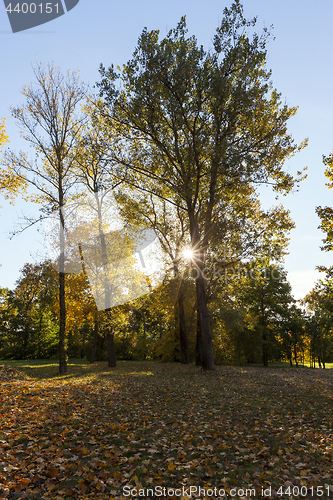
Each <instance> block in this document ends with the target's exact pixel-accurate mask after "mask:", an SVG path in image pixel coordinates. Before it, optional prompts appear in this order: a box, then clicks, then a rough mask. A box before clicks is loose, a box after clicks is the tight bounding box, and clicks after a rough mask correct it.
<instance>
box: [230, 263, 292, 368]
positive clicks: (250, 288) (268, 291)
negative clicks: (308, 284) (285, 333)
mask: <svg viewBox="0 0 333 500" xmlns="http://www.w3.org/2000/svg"><path fill="white" fill-rule="evenodd" d="M239 286H240V288H241V291H240V293H239V295H238V300H239V301H240V302H241V304H243V307H245V309H246V310H247V311H248V312H249V313H250V317H251V321H250V324H249V327H250V328H251V329H252V330H253V331H254V332H257V333H258V334H259V339H260V341H261V346H262V348H261V351H262V362H263V365H264V366H268V361H269V355H270V351H272V346H274V344H275V341H276V337H277V334H278V332H279V330H280V329H281V327H282V325H283V324H284V323H285V319H286V316H287V313H288V309H289V307H290V306H291V305H292V304H293V302H294V299H293V297H292V296H291V286H290V284H289V283H288V282H287V280H286V272H285V271H284V270H283V268H282V267H281V266H276V265H273V264H270V263H267V262H266V263H265V262H254V263H251V265H250V266H249V268H248V273H247V275H246V276H244V278H243V280H241V282H240V283H239ZM251 323H252V325H251Z"/></svg>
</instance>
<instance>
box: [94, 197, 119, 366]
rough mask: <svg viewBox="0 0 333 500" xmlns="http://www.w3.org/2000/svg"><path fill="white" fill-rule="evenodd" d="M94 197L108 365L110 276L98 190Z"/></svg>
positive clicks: (112, 359) (111, 356) (111, 354)
mask: <svg viewBox="0 0 333 500" xmlns="http://www.w3.org/2000/svg"><path fill="white" fill-rule="evenodd" d="M95 198H96V202H97V207H98V232H99V237H100V241H101V250H102V263H103V272H104V299H105V304H104V307H105V311H104V314H105V328H106V332H107V333H106V337H107V342H108V365H109V366H110V367H115V366H116V353H115V349H114V335H113V333H110V332H109V331H108V330H109V325H108V323H109V315H110V311H111V283H110V277H109V273H108V254H107V248H106V240H105V233H104V230H103V217H102V206H101V203H100V199H99V197H98V191H96V192H95Z"/></svg>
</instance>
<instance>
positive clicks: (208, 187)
mask: <svg viewBox="0 0 333 500" xmlns="http://www.w3.org/2000/svg"><path fill="white" fill-rule="evenodd" d="M255 22H256V20H255V19H253V20H251V21H247V20H246V19H245V18H244V16H243V9H242V6H241V4H240V2H239V0H235V1H234V3H233V4H232V6H231V8H230V9H227V8H226V9H224V18H223V20H222V23H221V26H220V27H219V28H218V29H217V30H216V35H215V37H214V48H213V49H212V50H211V51H205V50H204V49H203V47H199V46H198V44H197V40H196V38H195V37H194V36H192V37H187V36H186V33H187V29H186V21H185V17H183V18H182V19H181V21H180V22H179V24H178V26H177V27H176V28H175V29H172V30H170V32H169V33H168V34H167V36H166V37H165V38H164V39H162V40H159V32H158V31H148V30H147V29H144V31H143V32H142V34H141V36H140V38H139V41H138V45H137V47H136V49H135V51H134V54H133V58H132V59H131V60H130V61H129V62H128V63H127V64H126V65H125V66H124V68H123V70H122V71H120V73H116V72H115V70H114V68H113V66H111V67H110V68H109V69H108V70H106V69H105V68H104V67H103V66H101V70H100V71H101V77H102V79H101V82H100V83H99V84H98V85H99V88H100V92H101V96H103V97H104V100H105V106H104V107H102V108H101V110H102V112H103V113H104V115H105V116H106V119H108V120H109V123H110V126H111V127H115V128H116V130H117V132H118V134H117V136H118V143H117V144H115V145H114V148H113V151H112V155H113V158H114V160H116V161H117V162H118V163H119V164H121V165H123V166H124V167H125V168H126V169H127V178H126V179H127V180H126V181H127V182H128V184H130V185H132V186H135V187H136V188H139V189H141V190H143V191H145V192H148V193H152V194H154V195H156V196H158V197H160V198H161V199H164V200H166V201H167V202H168V203H171V204H173V205H174V206H176V207H178V209H179V210H181V211H183V212H184V214H185V216H186V219H187V223H188V225H189V230H190V237H191V247H192V249H193V251H194V259H193V260H194V264H195V266H196V269H197V274H198V277H197V279H196V294H197V308H198V318H199V323H200V332H201V343H202V346H201V348H202V366H203V368H204V369H207V370H211V369H214V359H213V351H212V339H211V327H210V315H209V311H208V307H207V296H206V282H205V278H204V272H203V271H204V267H205V261H206V256H207V251H208V249H209V245H210V239H211V234H212V230H213V228H214V225H215V224H216V223H217V221H218V220H219V219H220V217H221V213H220V210H221V206H222V207H223V200H224V197H225V196H227V195H228V194H230V193H232V192H233V191H235V190H237V189H240V188H241V187H242V186H248V185H256V184H258V183H271V184H273V187H274V189H275V190H276V191H277V192H288V191H289V190H290V189H292V187H293V186H294V184H295V179H294V178H292V176H291V175H289V174H287V173H285V172H284V171H283V163H284V161H285V160H286V159H287V158H289V157H290V156H292V155H293V154H294V153H295V152H296V151H298V150H299V149H301V148H302V147H304V145H305V143H302V144H301V145H300V146H297V145H295V144H294V142H293V140H292V138H291V136H290V135H288V133H287V122H288V120H289V118H290V117H291V116H293V115H294V114H295V112H296V108H288V106H287V105H282V104H281V96H280V94H279V93H278V92H277V91H276V90H275V89H272V87H271V84H270V76H271V75H270V72H269V71H267V70H266V69H265V67H264V65H265V59H266V43H267V40H268V38H269V33H268V31H267V30H266V29H265V30H264V32H263V33H262V34H261V35H258V34H256V33H255V34H254V35H253V36H252V38H251V39H250V37H249V36H248V34H247V30H250V29H251V26H254V25H255ZM117 78H120V81H121V87H120V88H117V86H116V81H117ZM298 178H300V174H299V175H298Z"/></svg>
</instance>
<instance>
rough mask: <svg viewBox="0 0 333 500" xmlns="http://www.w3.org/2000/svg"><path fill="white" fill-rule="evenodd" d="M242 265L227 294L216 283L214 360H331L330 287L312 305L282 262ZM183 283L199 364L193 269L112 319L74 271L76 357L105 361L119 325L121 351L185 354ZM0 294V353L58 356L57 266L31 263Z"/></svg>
mask: <svg viewBox="0 0 333 500" xmlns="http://www.w3.org/2000/svg"><path fill="white" fill-rule="evenodd" d="M241 271H242V272H241V273H237V274H236V275H233V273H230V275H229V277H228V281H227V283H226V282H224V285H225V286H224V292H223V295H220V294H219V293H218V291H217V290H214V291H213V293H212V294H211V295H210V298H209V300H208V309H209V311H210V314H211V324H212V345H213V354H214V359H215V361H216V362H217V363H218V364H238V365H239V364H244V363H263V364H264V365H267V364H268V362H276V361H289V363H290V365H291V366H299V365H301V364H304V363H305V362H310V363H311V365H312V366H316V364H318V366H320V367H324V368H325V364H326V363H327V362H332V359H333V315H332V304H333V302H332V298H329V292H327V288H326V289H325V290H326V291H325V292H324V289H323V288H322V289H321V290H319V289H317V291H316V294H315V293H314V292H313V293H312V294H310V295H309V296H308V297H307V299H306V300H307V305H308V311H305V309H304V307H303V308H300V307H297V305H296V303H295V301H294V300H293V298H292V295H291V289H290V285H289V283H288V282H287V280H286V273H285V272H284V270H283V268H281V267H279V266H274V265H270V266H263V264H262V263H256V265H254V264H252V265H251V266H250V267H249V266H247V267H246V268H243V269H242V270H241ZM210 285H211V286H214V285H213V284H212V283H211V284H210ZM179 286H181V287H182V288H183V293H184V295H185V296H186V301H184V318H183V320H184V321H185V325H183V328H185V330H186V331H187V333H188V347H189V361H190V362H194V361H195V347H196V341H197V340H196V334H197V320H196V315H195V300H196V294H195V279H194V278H192V277H190V276H183V278H182V280H181V281H180V280H179V279H169V280H167V281H166V282H165V283H163V284H161V285H160V286H159V287H158V288H156V289H155V290H154V291H153V292H152V293H151V294H149V295H145V296H142V297H140V298H138V299H136V300H135V301H132V302H128V303H126V304H123V305H120V306H118V307H116V308H114V309H113V310H112V314H111V315H110V316H109V317H105V315H104V313H103V311H100V312H98V311H97V310H96V304H95V301H94V299H93V297H92V295H91V292H90V287H89V282H88V280H87V277H86V276H85V275H84V273H81V274H66V287H67V289H68V293H67V298H66V308H67V311H68V316H67V335H66V339H67V342H68V346H67V348H68V354H69V356H71V357H75V358H78V357H81V358H83V357H85V358H87V359H88V360H89V361H91V362H94V361H102V360H105V361H106V360H107V359H108V338H107V331H108V329H110V328H111V329H112V331H113V333H114V335H115V352H116V356H117V358H118V359H127V360H149V359H161V360H162V361H178V362H182V361H183V362H184V359H183V357H182V346H181V338H180V323H179V308H178V305H177V304H178V300H177V297H178V290H179ZM216 286H219V285H216ZM328 286H329V285H328ZM325 293H328V295H326V296H324V295H325ZM0 295H1V298H0V332H1V336H0V357H2V358H15V359H33V358H52V357H54V356H56V354H57V350H58V341H59V338H58V333H59V317H60V308H59V299H58V277H57V272H56V271H55V269H54V268H53V266H52V264H51V263H50V262H49V261H45V262H43V263H41V264H33V265H31V264H26V265H25V266H24V268H23V269H22V272H21V276H20V278H19V280H18V281H17V286H16V288H15V289H14V290H13V291H10V290H8V289H1V291H0ZM331 297H332V294H331ZM103 321H106V322H107V328H106V327H105V325H103Z"/></svg>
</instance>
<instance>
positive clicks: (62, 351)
mask: <svg viewBox="0 0 333 500" xmlns="http://www.w3.org/2000/svg"><path fill="white" fill-rule="evenodd" d="M59 177H60V180H59V185H60V187H59V207H60V209H59V216H60V242H59V243H60V258H59V314H60V325H59V373H60V374H61V375H65V374H66V373H67V346H66V300H65V297H66V290H65V221H64V214H63V212H62V209H63V206H64V200H63V192H62V183H61V175H60V176H59Z"/></svg>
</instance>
